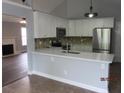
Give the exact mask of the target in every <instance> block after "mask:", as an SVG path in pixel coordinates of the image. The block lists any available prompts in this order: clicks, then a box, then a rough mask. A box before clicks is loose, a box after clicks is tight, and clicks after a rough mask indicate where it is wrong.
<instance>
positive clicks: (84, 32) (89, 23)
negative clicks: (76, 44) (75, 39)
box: [68, 18, 114, 36]
mask: <svg viewBox="0 0 124 93" xmlns="http://www.w3.org/2000/svg"><path fill="white" fill-rule="evenodd" d="M97 27H111V28H113V27H114V18H99V19H81V20H69V35H68V36H93V29H94V28H97Z"/></svg>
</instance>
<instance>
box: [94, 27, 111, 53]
mask: <svg viewBox="0 0 124 93" xmlns="http://www.w3.org/2000/svg"><path fill="white" fill-rule="evenodd" d="M111 31H112V28H95V29H94V30H93V52H100V53H110V52H111Z"/></svg>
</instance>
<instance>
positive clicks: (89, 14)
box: [84, 0, 98, 18]
mask: <svg viewBox="0 0 124 93" xmlns="http://www.w3.org/2000/svg"><path fill="white" fill-rule="evenodd" d="M92 10H93V6H92V0H91V5H90V12H89V13H85V14H84V16H85V17H89V18H92V17H96V16H98V13H96V12H95V13H94V12H93V11H92Z"/></svg>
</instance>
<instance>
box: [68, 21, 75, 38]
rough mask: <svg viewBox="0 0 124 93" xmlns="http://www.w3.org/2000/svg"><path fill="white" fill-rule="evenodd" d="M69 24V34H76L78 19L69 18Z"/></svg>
mask: <svg viewBox="0 0 124 93" xmlns="http://www.w3.org/2000/svg"><path fill="white" fill-rule="evenodd" d="M68 26H69V32H68V36H76V21H75V20H69V24H68Z"/></svg>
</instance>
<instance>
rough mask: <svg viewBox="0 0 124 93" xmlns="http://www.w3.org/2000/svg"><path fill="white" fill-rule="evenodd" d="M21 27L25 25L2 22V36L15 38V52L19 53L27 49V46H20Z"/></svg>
mask: <svg viewBox="0 0 124 93" xmlns="http://www.w3.org/2000/svg"><path fill="white" fill-rule="evenodd" d="M21 27H25V26H24V25H22V24H20V23H15V22H2V28H3V29H2V38H3V39H4V38H6V39H7V38H8V39H9V38H10V39H11V38H13V39H15V46H16V48H15V49H16V52H17V53H21V52H24V51H26V50H27V47H24V46H22V41H21Z"/></svg>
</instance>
